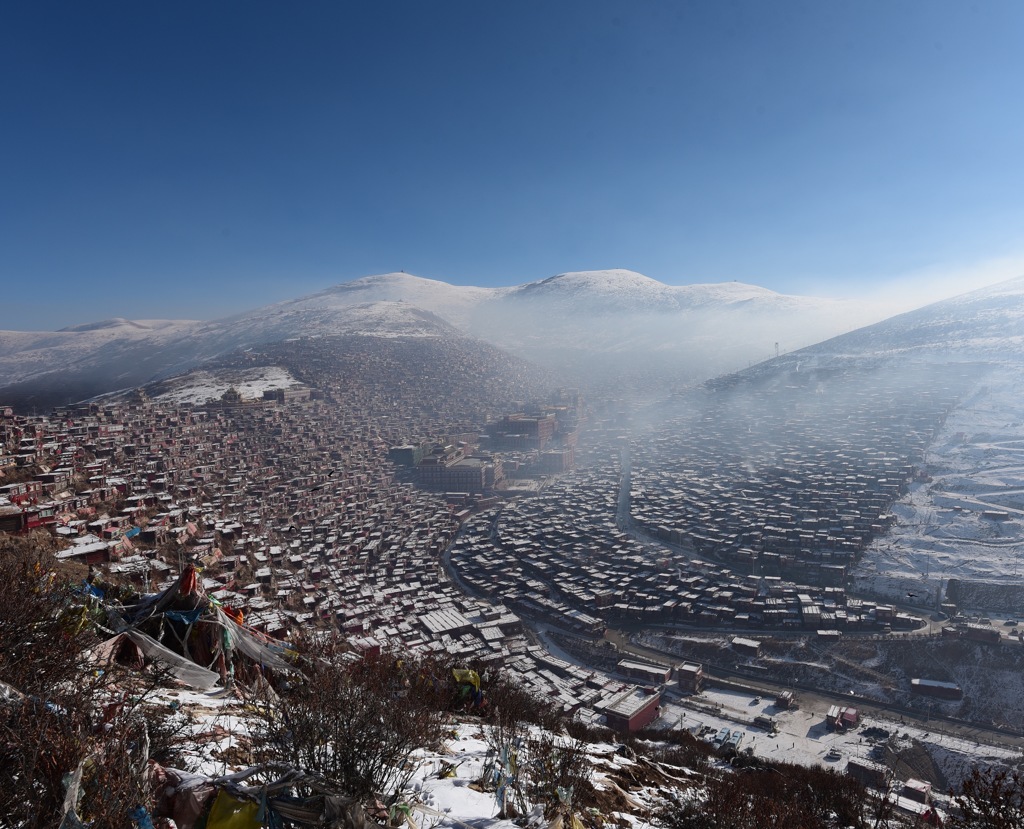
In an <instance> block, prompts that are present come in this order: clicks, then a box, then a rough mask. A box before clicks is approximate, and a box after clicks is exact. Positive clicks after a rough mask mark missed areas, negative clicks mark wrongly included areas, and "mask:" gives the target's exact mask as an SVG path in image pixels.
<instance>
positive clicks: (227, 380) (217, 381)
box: [156, 366, 299, 403]
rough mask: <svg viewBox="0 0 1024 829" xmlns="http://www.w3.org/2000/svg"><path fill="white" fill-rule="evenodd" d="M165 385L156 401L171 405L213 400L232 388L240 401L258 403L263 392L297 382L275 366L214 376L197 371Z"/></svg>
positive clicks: (215, 374)
mask: <svg viewBox="0 0 1024 829" xmlns="http://www.w3.org/2000/svg"><path fill="white" fill-rule="evenodd" d="M166 382H167V384H168V385H169V386H170V388H168V389H167V390H166V391H164V392H162V393H160V394H159V395H156V399H158V400H161V401H169V402H173V403H205V402H206V401H207V400H210V399H213V400H217V399H219V398H220V396H221V395H222V394H224V392H226V391H227V390H228V389H229V388H234V389H235V390H236V391H237V392H238V393H239V394H240V395H242V399H243V400H254V399H255V400H258V399H260V398H261V397H263V392H265V391H271V390H272V389H286V388H288V387H289V386H295V385H298V383H299V381H298V380H296V379H295V378H294V377H293V376H292V375H291V374H290V373H289V372H288V371H287V370H286V369H283V368H280V367H278V366H263V367H261V368H251V369H239V370H229V369H225V370H219V371H217V372H215V373H214V372H209V371H202V370H197V371H192V372H189V373H188V374H185V375H182V376H181V377H177V378H174V379H173V380H170V381H166Z"/></svg>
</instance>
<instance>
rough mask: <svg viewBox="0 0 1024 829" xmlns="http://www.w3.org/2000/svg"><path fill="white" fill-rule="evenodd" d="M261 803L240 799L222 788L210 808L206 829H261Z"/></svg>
mask: <svg viewBox="0 0 1024 829" xmlns="http://www.w3.org/2000/svg"><path fill="white" fill-rule="evenodd" d="M259 813H260V804H259V803H253V802H252V801H251V800H239V799H238V798H236V797H233V796H232V795H230V794H228V793H227V791H225V790H224V789H221V790H220V791H219V792H217V799H216V800H215V801H214V802H213V808H212V809H210V816H209V817H208V818H207V820H206V829H260V827H261V826H262V825H263V824H262V822H261V821H260V819H259Z"/></svg>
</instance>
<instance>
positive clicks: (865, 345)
mask: <svg viewBox="0 0 1024 829" xmlns="http://www.w3.org/2000/svg"><path fill="white" fill-rule="evenodd" d="M805 356H813V357H815V358H817V359H829V358H843V357H848V356H855V357H858V358H861V359H863V358H866V357H871V358H875V359H895V358H900V357H919V358H931V359H934V358H942V359H951V360H986V361H996V362H999V361H1004V360H1011V361H1013V362H1020V360H1021V357H1022V356H1024V276H1022V277H1017V278H1016V279H1010V280H1008V281H1006V282H1001V283H999V284H997V285H990V286H988V287H986V288H981V289H979V290H976V291H971V292H970V293H966V294H961V295H960V296H956V297H952V298H951V299H946V300H942V301H940V302H935V303H932V304H931V305H926V306H924V307H923V308H918V309H916V310H914V311H908V312H907V313H905V314H899V315H898V316H895V317H890V318H889V319H887V320H883V321H882V322H878V323H875V324H874V325H869V326H866V327H864V328H860V329H858V330H856V331H851V332H850V333H848V334H842V335H840V336H837V337H834V338H832V339H830V340H826V341H824V342H821V343H818V344H816V345H813V346H810V347H808V348H805V349H803V350H802V351H801V352H800V353H799V354H793V355H792V359H800V358H801V357H805Z"/></svg>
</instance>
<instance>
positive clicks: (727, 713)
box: [654, 689, 1021, 782]
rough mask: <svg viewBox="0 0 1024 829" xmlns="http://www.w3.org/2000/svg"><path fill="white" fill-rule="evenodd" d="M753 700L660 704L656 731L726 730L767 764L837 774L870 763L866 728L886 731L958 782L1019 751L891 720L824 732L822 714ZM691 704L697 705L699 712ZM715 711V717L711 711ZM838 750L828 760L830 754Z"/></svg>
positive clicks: (723, 697)
mask: <svg viewBox="0 0 1024 829" xmlns="http://www.w3.org/2000/svg"><path fill="white" fill-rule="evenodd" d="M755 699H756V698H755V697H754V696H753V695H751V694H746V693H741V692H738V691H729V690H719V689H712V690H707V691H704V692H703V693H702V694H700V695H699V696H698V697H692V698H682V699H680V700H676V701H672V702H668V703H666V704H664V705H663V706H662V713H661V718H660V719H659V720H658V721H657V722H656V723H655V726H654V727H656V728H659V727H664V728H685V729H687V730H689V731H694V732H696V731H698V730H699V729H700V728H701V727H702V726H705V727H709V728H713V729H715V731H718V730H720V729H722V728H728V729H730V730H731V731H735V730H737V729H738V730H739V731H740V732H741V733H742V734H743V742H742V743H741V745H740V748H741V749H744V748H750V749H752V750H753V753H754V754H755V755H756V756H758V757H764V758H765V759H767V760H774V761H781V762H787V763H799V764H801V765H820V766H825V767H831V768H835V769H836V770H837V771H842V770H843V769H844V768H845V767H846V764H847V763H848V762H849V761H850V760H851V759H860V760H869V761H870V760H872V757H871V750H872V748H873V746H874V744H875V740H873V739H870V738H867V737H865V736H864V729H865V728H870V727H872V726H875V727H878V728H882V729H885V730H886V731H889V732H890V733H891V734H892V735H893V737H894V738H895V740H896V745H897V746H900V745H910V744H911V743H912V742H916V743H918V744H920V745H922V746H923V747H924V748H925V750H927V752H928V753H929V754H930V755H931V757H932V759H933V761H934V762H935V763H936V765H937V766H938V767H939V769H940V770H941V772H942V773H943V774H944V775H945V777H946V778H947V780H949V781H951V782H953V781H959V780H960V779H962V777H963V776H964V775H965V774H966V773H968V772H969V771H970V769H971V768H973V767H976V766H986V765H990V764H1000V763H1008V762H1017V761H1019V760H1020V757H1021V754H1020V752H1019V751H1016V750H1014V749H1009V748H1002V747H998V746H991V745H985V744H983V743H979V742H977V741H974V740H968V739H964V738H962V737H955V736H951V735H948V734H944V733H942V732H941V731H937V730H935V729H934V728H933V729H930V730H927V731H926V730H925V729H923V728H918V727H914V726H910V725H906V724H903V723H901V722H900V721H899V720H898V719H893V720H873V719H872V720H867V721H864V722H862V725H861V727H860V728H859V729H855V730H852V731H850V732H848V733H845V734H844V733H839V732H835V731H830V730H829V729H828V728H827V727H826V725H825V716H824V713H825V712H824V711H818V710H804V709H802V708H798V709H796V710H789V711H785V710H779V709H776V707H775V704H774V699H773V698H772V697H770V696H766V697H763V698H761V699H760V700H759V701H758V702H756V703H755V702H754V700H755ZM695 706H700V707H699V708H697V707H695ZM715 707H717V708H719V709H720V712H721V713H720V714H717V715H716V714H714V713H712V709H713V708H715ZM758 715H764V716H769V717H773V718H774V719H775V721H776V723H777V725H778V733H777V734H776V735H774V736H772V735H771V734H769V733H768V732H767V731H766V730H765V729H763V728H761V727H758V726H755V725H753V720H754V718H755V717H756V716H758ZM833 751H835V752H838V755H839V756H836V755H835V754H832V755H831V758H830V756H829V754H830V752H833Z"/></svg>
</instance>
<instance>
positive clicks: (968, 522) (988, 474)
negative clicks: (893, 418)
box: [853, 368, 1024, 605]
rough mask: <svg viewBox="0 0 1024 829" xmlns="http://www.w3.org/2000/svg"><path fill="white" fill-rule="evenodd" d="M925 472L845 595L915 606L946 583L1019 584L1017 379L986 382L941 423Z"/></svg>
mask: <svg viewBox="0 0 1024 829" xmlns="http://www.w3.org/2000/svg"><path fill="white" fill-rule="evenodd" d="M925 464H926V469H927V471H928V473H929V475H930V476H931V481H928V482H924V483H918V484H914V485H913V487H912V489H911V491H910V493H909V494H908V495H907V496H906V497H905V498H903V499H902V500H901V501H899V502H898V503H897V504H896V505H895V507H894V508H893V512H894V514H895V515H896V517H897V522H896V524H895V526H894V527H893V528H892V530H891V531H890V532H889V534H887V535H886V536H884V537H883V538H881V539H879V540H878V541H877V542H875V544H873V545H872V547H871V548H870V549H869V550H868V551H867V553H866V554H865V556H864V559H863V561H862V562H861V564H860V567H859V570H858V572H857V574H856V581H855V583H854V586H853V592H868V593H873V594H876V595H890V596H892V597H894V598H903V597H905V595H906V594H907V593H908V592H909V593H912V594H915V598H918V599H919V601H918V602H916V603H917V604H921V605H925V604H927V603H929V602H928V598H931V599H932V600H933V599H934V597H935V595H936V591H937V589H938V588H939V586H940V584H941V585H942V586H943V587H944V586H945V583H946V582H947V580H948V579H950V578H959V579H978V580H982V581H986V582H1001V583H1004V584H1007V585H1011V584H1020V583H1021V577H1022V576H1024V560H1022V553H1024V373H1022V372H1021V370H1019V369H1013V368H1005V369H1001V370H999V371H998V372H997V373H995V374H993V375H992V376H989V377H987V378H986V379H985V381H984V382H982V383H981V384H980V385H979V388H978V389H977V390H976V392H975V393H974V394H973V395H972V396H971V397H970V398H969V399H967V400H965V401H964V403H963V404H962V405H961V406H960V407H958V408H957V409H955V410H954V411H953V412H952V413H951V414H950V416H949V418H948V419H947V421H946V424H945V426H944V428H943V429H942V431H941V432H940V434H939V435H938V436H937V438H936V440H935V442H934V443H933V445H932V447H931V449H930V451H929V452H928V454H927V456H926V458H925ZM986 513H988V515H986ZM997 513H1003V514H1004V515H998V514H997ZM925 597H928V598H925ZM904 601H905V599H904Z"/></svg>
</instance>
